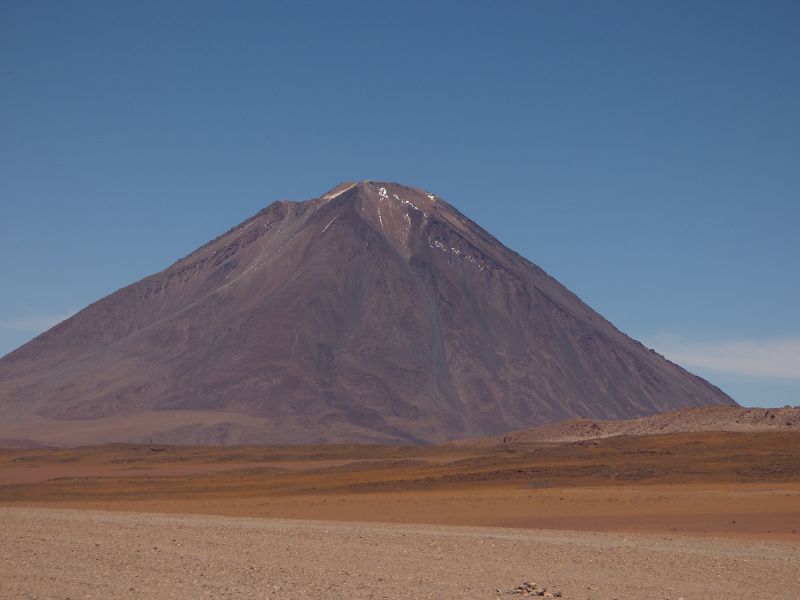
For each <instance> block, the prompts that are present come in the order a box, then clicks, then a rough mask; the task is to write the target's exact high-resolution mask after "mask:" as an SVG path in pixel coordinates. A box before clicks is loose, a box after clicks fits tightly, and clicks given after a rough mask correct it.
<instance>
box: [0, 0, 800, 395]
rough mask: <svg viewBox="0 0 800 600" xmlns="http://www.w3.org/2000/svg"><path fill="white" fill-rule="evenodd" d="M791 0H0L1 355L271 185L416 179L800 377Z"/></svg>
mask: <svg viewBox="0 0 800 600" xmlns="http://www.w3.org/2000/svg"><path fill="white" fill-rule="evenodd" d="M798 31H800V3H798V2H796V1H790V2H777V1H773V2H735V1H720V2H714V1H706V2H694V1H691V2H682V1H669V2H655V1H646V0H645V1H642V0H637V1H634V2H624V1H611V0H608V1H603V2H595V1H592V2H577V1H575V2H561V1H551V2H546V1H535V0H526V1H518V2H514V1H504V2H468V1H459V2H436V3H430V2H402V3H399V2H392V3H389V2H336V3H330V2H325V3H322V2H320V3H317V4H311V3H302V2H291V3H289V2H286V3H277V2H276V3H267V2H232V3H224V2H199V1H193V2H164V1H160V2H146V1H143V2H136V3H132V2H131V3H118V2H88V1H80V2H70V3H67V2H41V1H27V0H26V1H18V2H9V1H0V165H2V166H0V171H1V172H2V175H0V209H1V212H0V257H2V259H0V281H1V282H2V293H0V354H3V353H5V352H9V351H11V350H12V349H13V348H15V347H16V346H18V345H20V344H22V343H24V342H25V341H27V340H28V339H30V338H31V337H32V336H34V335H36V334H37V333H39V332H40V331H42V330H43V329H45V328H47V327H48V326H49V325H51V324H53V323H54V322H56V321H57V320H59V319H61V318H63V317H64V316H66V315H68V314H70V313H72V312H74V311H76V310H79V309H80V308H82V307H84V306H85V305H87V304H88V303H90V302H92V301H94V300H96V299H98V298H99V297H101V296H103V295H105V294H108V293H110V292H112V291H114V290H116V289H117V288H119V287H121V286H123V285H126V284H128V283H130V282H132V281H135V280H137V279H139V278H141V277H143V276H145V275H147V274H150V273H152V272H155V271H158V270H160V269H162V268H164V267H165V266H167V265H168V264H170V263H171V262H172V261H173V260H175V259H176V258H178V257H180V256H183V255H185V254H187V253H188V252H190V251H191V250H193V249H194V248H195V247H197V246H199V245H200V244H202V243H204V242H205V241H207V240H209V239H210V238H212V237H214V236H216V235H217V234H219V233H221V232H223V231H225V230H227V229H228V228H229V227H231V226H232V225H234V224H236V223H237V222H239V221H241V220H243V219H245V218H246V217H248V216H250V215H251V214H253V213H255V212H256V211H257V210H259V209H260V208H261V207H263V206H264V205H266V204H268V203H269V202H271V201H273V200H275V199H279V198H288V199H305V198H310V197H315V196H318V195H320V194H321V193H322V192H324V191H325V190H327V189H329V188H331V187H333V186H334V185H335V184H336V183H338V182H340V181H343V180H352V179H381V180H390V181H399V182H402V183H406V184H409V185H416V186H420V187H425V188H427V189H430V190H431V191H434V192H435V193H437V194H438V195H441V196H442V197H444V198H445V199H447V200H449V201H450V202H451V203H453V204H455V205H456V206H457V207H458V208H459V209H460V210H461V211H462V212H464V213H466V214H467V215H469V216H470V217H471V218H473V219H474V220H476V221H477V222H479V223H481V224H482V225H484V226H485V227H486V228H487V229H488V230H489V231H491V232H492V233H494V234H495V235H496V236H497V237H499V238H500V239H501V240H502V241H503V242H504V243H505V244H507V245H508V246H510V247H511V248H513V249H515V250H517V251H518V252H520V253H521V254H523V255H524V256H526V257H528V258H529V259H531V260H532V261H534V262H535V263H537V264H539V265H540V266H542V267H543V268H544V269H546V270H547V271H548V272H550V273H551V274H552V275H554V276H555V277H556V278H558V279H559V280H560V281H562V282H563V283H564V284H565V285H567V286H568V287H569V288H571V289H572V290H573V291H575V292H576V293H577V294H578V295H579V296H581V298H583V299H584V300H585V301H586V302H587V303H589V304H590V305H591V306H592V307H593V308H595V309H596V310H598V311H599V312H600V313H602V314H603V315H604V316H606V317H607V318H609V319H610V320H611V321H612V322H613V323H615V324H616V325H617V326H618V327H619V328H620V329H622V330H623V331H625V332H626V333H629V334H630V335H632V336H634V337H636V338H637V339H640V340H642V341H643V342H644V343H646V344H647V345H648V346H651V347H655V348H656V349H657V350H659V351H661V352H662V353H664V354H666V355H667V356H669V357H671V358H674V359H676V360H677V361H678V362H680V363H681V364H683V365H684V366H686V367H688V368H689V369H690V370H693V371H694V372H697V373H699V374H701V375H703V376H705V377H707V378H708V379H710V380H711V381H712V382H714V383H716V384H717V385H719V386H721V387H722V388H723V389H725V390H726V391H727V392H729V393H730V394H731V395H733V396H734V398H736V399H737V400H739V401H740V402H741V403H743V404H747V405H782V404H800V316H799V315H798V307H799V306H800V299H799V296H800V276H798V273H800V269H798V259H800V235H799V232H800V110H799V109H798V107H800V68H798V58H800V36H798V35H797V32H798Z"/></svg>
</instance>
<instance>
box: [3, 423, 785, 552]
mask: <svg viewBox="0 0 800 600" xmlns="http://www.w3.org/2000/svg"><path fill="white" fill-rule="evenodd" d="M0 505H5V506H40V507H68V508H83V509H103V510H125V511H144V512H170V513H201V514H219V515H229V516H250V517H278V518H296V519H333V520H343V521H380V522H395V523H428V524H442V525H481V526H500V527H525V528H548V529H573V530H586V531H601V530H606V531H650V532H668V533H678V532H681V533H692V534H698V535H724V536H748V537H762V538H775V539H787V540H800V534H799V533H798V532H800V435H798V434H797V433H793V432H757V433H743V432H740V433H684V434H669V435H651V436H642V437H624V436H621V437H614V438H606V439H599V440H586V441H580V442H573V443H520V444H504V445H503V444H501V445H495V446H473V447H463V446H452V445H450V446H429V447H392V446H304V447H302V446H301V447H241V448H229V447H228V448H225V447H169V446H127V445H112V446H102V447H86V448H75V449H36V450H2V451H0Z"/></svg>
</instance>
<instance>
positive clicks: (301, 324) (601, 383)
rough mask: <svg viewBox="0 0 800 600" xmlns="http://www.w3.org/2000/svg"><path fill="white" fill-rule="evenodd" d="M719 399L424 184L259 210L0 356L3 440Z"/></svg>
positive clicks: (199, 438)
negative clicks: (625, 333) (430, 190)
mask: <svg viewBox="0 0 800 600" xmlns="http://www.w3.org/2000/svg"><path fill="white" fill-rule="evenodd" d="M715 404H716V405H735V403H734V402H733V400H731V399H730V398H729V397H728V396H727V395H725V394H724V393H723V392H722V391H720V390H719V389H717V388H716V387H714V386H713V385H711V384H709V383H708V382H706V381H705V380H703V379H701V378H699V377H696V376H694V375H692V374H690V373H688V372H686V371H685V370H684V369H682V368H681V367H679V366H678V365H675V364H673V363H671V362H669V361H667V360H666V359H664V358H663V357H662V356H660V355H658V354H657V353H655V352H653V351H651V350H648V349H647V348H645V347H644V346H642V345H641V344H640V343H638V342H636V341H635V340H633V339H631V338H629V337H627V336H626V335H624V334H623V333H621V332H620V331H619V330H617V329H616V328H615V327H614V326H613V325H611V324H610V323H609V322H608V321H606V320H605V319H603V318H602V317H601V316H600V315H598V314H597V313H596V312H594V311H593V310H592V309H591V308H589V307H588V306H587V305H586V304H584V303H583V302H581V300H579V299H578V298H577V297H576V296H575V295H574V294H572V293H571V292H570V291H569V290H567V289H566V288H565V287H564V286H562V285H561V284H559V283H558V282H557V281H556V280H555V279H553V278H552V277H550V276H549V275H547V274H546V273H545V272H544V271H542V270H541V269H540V268H539V267H537V266H536V265H534V264H532V263H531V262H529V261H528V260H526V259H525V258H523V257H521V256H520V255H518V254H516V253H515V252H513V251H511V250H509V249H508V248H506V247H505V246H503V245H502V244H501V243H500V242H499V241H498V240H496V239H495V238H494V237H492V236H491V235H490V234H489V233H487V232H486V231H485V230H483V229H482V228H481V227H479V226H478V225H477V224H475V223H474V222H472V221H470V220H469V219H468V218H466V217H465V216H464V215H462V214H461V213H460V212H458V211H457V210H456V209H455V208H454V207H452V206H451V205H450V204H448V203H446V202H445V201H443V200H442V199H440V198H438V197H437V196H435V195H434V194H431V193H428V192H426V191H424V190H419V189H415V188H410V187H406V186H403V185H398V184H390V183H380V182H372V181H366V182H358V183H345V184H341V185H339V186H337V187H336V188H334V189H333V190H331V191H330V192H328V193H326V194H324V195H323V196H321V197H319V198H316V199H313V200H308V201H305V202H285V201H281V202H275V203H273V204H271V205H270V206H268V207H267V208H265V209H264V210H262V211H261V212H259V213H258V214H256V215H255V216H253V217H252V218H250V219H248V220H246V221H245V222H243V223H242V224H241V225H238V226H237V227H235V228H233V229H231V230H230V231H228V232H227V233H225V234H224V235H222V236H220V237H218V238H217V239H215V240H213V241H211V242H209V243H208V244H206V245H205V246H202V247H201V248H199V249H198V250H196V251H195V252H193V253H192V254H190V255H189V256H187V257H185V258H183V259H181V260H179V261H178V262H176V263H175V264H173V265H172V266H170V267H169V268H167V269H165V270H164V271H161V272H160V273H157V274H155V275H152V276H150V277H147V278H145V279H142V280H141V281H138V282H136V283H134V284H132V285H129V286H128V287H125V288H123V289H121V290H119V291H117V292H115V293H113V294H110V295H109V296H107V297H105V298H103V299H101V300H99V301H97V302H95V303H94V304H92V305H90V306H88V307H87V308H85V309H84V310H82V311H80V312H79V313H77V314H76V315H74V316H73V317H71V318H70V319H67V320H66V321H64V322H63V323H61V324H59V325H57V326H55V327H54V328H52V329H51V330H49V331H47V332H45V333H44V334H42V335H40V336H39V337H37V338H36V339H34V340H32V341H31V342H29V343H27V344H25V345H24V346H22V347H20V348H19V349H17V350H15V351H14V352H12V353H10V354H8V355H7V356H5V357H3V358H2V359H0V423H2V425H0V438H5V439H6V440H13V441H14V443H15V444H17V445H24V444H28V445H33V444H37V443H43V442H44V443H67V444H75V443H97V442H101V441H132V442H134V441H139V442H147V441H150V440H153V441H160V442H172V443H214V444H217V443H223V444H224V443H228V444H230V443H316V442H336V441H360V442H389V443H397V442H400V443H423V442H441V441H445V440H451V439H456V438H461V437H468V436H481V435H492V434H499V433H502V432H505V431H510V430H513V429H520V428H524V427H529V426H532V425H537V424H543V423H548V422H554V421H560V420H563V419H568V418H574V417H577V416H585V417H591V418H598V419H626V418H631V417H637V416H642V415H648V414H653V413H658V412H664V411H669V410H675V409H678V408H682V407H691V406H703V405H715Z"/></svg>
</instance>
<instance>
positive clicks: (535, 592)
mask: <svg viewBox="0 0 800 600" xmlns="http://www.w3.org/2000/svg"><path fill="white" fill-rule="evenodd" d="M507 593H508V594H510V595H512V596H539V597H544V598H561V592H560V591H558V590H557V589H556V588H553V587H550V588H548V587H547V586H544V585H539V584H537V583H535V582H533V581H525V582H523V583H522V584H520V585H518V586H517V587H515V588H512V589H510V590H508V592H507Z"/></svg>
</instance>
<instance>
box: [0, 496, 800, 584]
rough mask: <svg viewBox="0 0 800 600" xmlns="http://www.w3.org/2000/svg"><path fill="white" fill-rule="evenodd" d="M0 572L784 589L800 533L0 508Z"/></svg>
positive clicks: (11, 576) (171, 579)
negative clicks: (756, 536) (743, 534)
mask: <svg viewBox="0 0 800 600" xmlns="http://www.w3.org/2000/svg"><path fill="white" fill-rule="evenodd" d="M0 573H2V574H3V576H2V577H0V597H2V598H26V599H27V598H31V599H32V598H37V599H50V598H53V599H55V598H58V599H60V600H63V599H65V598H71V599H78V598H123V599H135V598H147V599H154V600H158V599H173V598H175V599H177V598H181V599H183V598H281V599H283V598H286V599H294V598H298V599H299V598H303V599H305V598H353V599H360V598H364V599H367V598H375V599H395V598H398V599H399V598H404V599H406V598H419V599H434V598H435V599H447V598H459V599H461V598H498V597H500V598H502V597H509V598H511V597H514V596H507V594H506V593H505V592H507V591H508V590H510V589H511V588H513V587H514V586H516V585H518V584H520V583H522V582H523V581H524V580H534V581H536V582H537V583H540V584H543V585H546V586H555V587H557V588H559V589H560V590H561V591H562V592H563V594H564V596H563V597H564V598H567V599H573V600H574V599H581V600H587V599H593V600H600V599H611V598H619V599H637V600H638V599H648V600H649V599H657V600H661V599H670V600H678V599H679V598H685V599H686V600H692V599H695V598H696V599H700V598H702V599H703V600H710V599H715V598H719V599H723V598H724V599H729V598H759V599H760V600H766V599H777V598H780V599H792V600H795V599H797V598H800V543H798V542H796V541H785V540H747V541H744V540H737V539H730V538H727V539H716V538H698V537H684V536H676V535H645V534H621V533H592V532H574V531H548V530H529V529H500V528H482V527H443V526H430V525H389V524H380V523H369V524H367V523H341V522H325V521H314V522H310V521H289V520H277V519H254V518H231V517H219V516H202V515H174V514H170V515H167V514H150V513H115V512H102V511H75V510H63V509H40V508H0ZM497 589H500V590H501V591H502V592H504V593H503V594H502V595H501V594H498V593H497V592H496V590H497Z"/></svg>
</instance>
